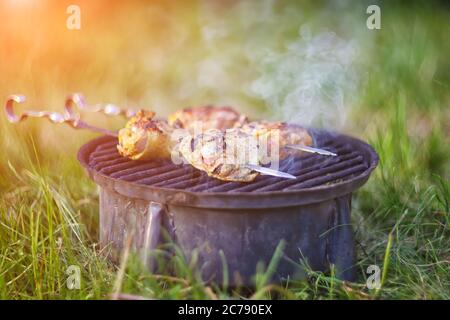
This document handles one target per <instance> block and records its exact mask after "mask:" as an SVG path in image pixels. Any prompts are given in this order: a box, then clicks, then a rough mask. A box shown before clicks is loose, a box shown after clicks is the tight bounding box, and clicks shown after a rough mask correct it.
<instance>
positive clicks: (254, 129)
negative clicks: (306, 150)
mask: <svg viewBox="0 0 450 320" xmlns="http://www.w3.org/2000/svg"><path fill="white" fill-rule="evenodd" d="M241 130H242V131H244V132H245V133H247V134H250V135H253V136H254V137H256V138H257V139H258V142H259V144H260V145H263V144H266V145H267V152H268V153H269V154H272V153H273V152H274V151H275V148H277V151H278V152H279V156H280V159H284V158H286V157H287V156H289V155H293V154H297V155H298V154H299V151H296V150H289V149H286V148H285V146H287V145H301V146H311V145H312V144H313V139H312V137H311V135H310V134H309V133H308V131H307V130H306V129H305V128H303V127H300V126H296V125H291V124H288V123H286V122H269V121H254V122H247V123H244V124H243V125H242V126H241ZM260 148H262V146H260Z"/></svg>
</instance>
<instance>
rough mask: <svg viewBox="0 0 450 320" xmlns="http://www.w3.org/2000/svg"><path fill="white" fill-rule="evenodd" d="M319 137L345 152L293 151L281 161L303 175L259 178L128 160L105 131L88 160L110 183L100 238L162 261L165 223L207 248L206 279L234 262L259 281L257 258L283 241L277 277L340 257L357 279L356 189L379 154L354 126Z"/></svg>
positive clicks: (239, 278) (203, 258) (236, 272)
mask: <svg viewBox="0 0 450 320" xmlns="http://www.w3.org/2000/svg"><path fill="white" fill-rule="evenodd" d="M314 136H315V137H316V143H317V144H318V145H320V146H327V147H328V148H329V149H330V150H332V151H335V152H337V153H338V154H339V157H332V158H328V157H321V156H318V155H310V156H305V157H302V158H301V159H299V160H296V162H295V163H293V162H292V161H291V160H288V161H286V162H285V163H281V164H280V170H284V171H287V172H289V173H291V174H294V175H296V176H297V177H298V178H297V179H296V180H284V179H281V178H274V177H267V176H259V177H258V178H257V179H256V180H255V181H254V182H252V183H236V182H223V181H218V180H215V179H211V178H209V177H207V176H206V175H204V174H203V173H201V172H199V171H198V170H195V169H193V168H191V167H190V166H183V165H178V166H177V165H174V164H171V163H164V162H161V163H155V162H152V163H150V162H139V161H131V160H127V159H123V158H121V157H120V156H119V155H118V154H117V151H115V143H116V142H115V141H114V139H112V138H109V137H101V138H98V139H95V140H93V141H91V142H89V143H87V144H86V145H84V146H83V147H82V148H81V149H80V151H79V154H78V159H79V160H80V162H81V163H82V165H83V166H84V167H85V168H86V169H87V171H88V173H89V175H90V176H91V178H92V179H93V180H94V181H95V182H96V183H97V184H98V185H99V186H100V243H101V244H102V245H103V246H107V245H110V246H112V248H113V249H114V250H113V251H114V252H116V253H120V252H121V250H122V249H123V248H124V247H125V245H126V244H127V243H130V244H131V246H132V248H133V249H134V250H135V251H136V252H137V253H138V254H140V255H141V257H142V259H143V261H144V263H146V264H147V265H148V266H149V268H152V267H153V266H152V261H151V256H150V255H149V253H150V251H151V250H152V249H153V248H154V247H155V246H156V245H157V244H158V243H160V242H161V239H162V237H160V234H161V229H164V230H166V231H167V233H168V234H169V235H170V237H171V238H172V240H173V241H174V242H175V243H176V244H177V245H178V246H179V247H180V248H181V250H182V252H183V253H184V254H185V255H186V256H189V255H190V254H191V253H192V252H193V251H194V250H196V251H197V252H198V263H199V267H200V270H201V274H202V278H203V279H204V280H205V281H219V282H220V281H222V276H223V274H224V272H225V271H228V276H229V278H230V281H231V283H232V284H234V285H237V284H243V285H252V284H253V282H252V281H253V279H252V276H253V275H254V274H255V272H256V270H257V265H258V264H259V263H262V264H263V265H265V266H267V265H268V264H269V263H270V261H271V259H272V257H273V255H274V253H275V250H276V248H277V246H278V245H279V244H280V243H282V245H281V246H280V248H282V249H283V250H282V252H283V253H282V255H281V257H280V260H279V261H278V267H277V269H276V272H275V273H274V274H273V276H272V279H271V281H273V282H278V281H281V280H282V279H286V278H290V279H300V278H303V277H305V268H306V266H307V268H311V269H312V270H317V271H327V270H328V269H329V268H330V265H331V264H333V265H334V266H335V270H336V274H337V276H338V277H339V278H341V279H344V280H353V279H354V277H355V269H354V265H355V249H354V240H353V231H352V227H351V221H350V211H351V197H352V192H353V191H354V190H355V189H357V188H358V187H360V186H361V185H363V184H364V183H365V182H366V181H367V179H368V178H369V175H370V173H371V171H372V170H373V169H374V168H375V167H376V165H377V163H378V156H377V155H376V153H375V151H374V150H373V149H372V148H371V147H370V146H369V145H367V144H366V143H364V142H362V141H360V140H357V139H354V138H351V137H348V136H345V135H339V134H334V133H329V132H323V131H317V132H315V133H314ZM224 258H225V259H224Z"/></svg>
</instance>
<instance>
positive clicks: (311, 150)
mask: <svg viewBox="0 0 450 320" xmlns="http://www.w3.org/2000/svg"><path fill="white" fill-rule="evenodd" d="M285 147H286V148H289V149H295V150H300V151H305V152H309V153H316V154H320V155H322V156H332V157H336V156H337V154H336V153H334V152H331V151H328V150H324V149H319V148H313V147H307V146H301V145H297V144H289V145H286V146H285Z"/></svg>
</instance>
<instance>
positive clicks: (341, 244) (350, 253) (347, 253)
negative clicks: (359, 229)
mask: <svg viewBox="0 0 450 320" xmlns="http://www.w3.org/2000/svg"><path fill="white" fill-rule="evenodd" d="M335 201H336V210H335V211H334V213H333V215H332V221H331V223H330V230H331V231H330V238H329V242H328V257H329V261H330V263H331V264H334V266H335V268H336V276H337V277H338V278H339V279H342V280H346V281H354V280H355V279H356V270H355V264H356V253H355V241H354V236H353V228H352V225H351V221H350V208H351V194H349V195H347V196H343V197H340V198H336V199H335Z"/></svg>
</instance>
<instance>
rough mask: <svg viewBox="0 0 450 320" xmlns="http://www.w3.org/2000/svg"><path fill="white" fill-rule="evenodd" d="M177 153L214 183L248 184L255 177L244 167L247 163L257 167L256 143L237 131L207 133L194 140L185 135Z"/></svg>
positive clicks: (213, 130)
mask: <svg viewBox="0 0 450 320" xmlns="http://www.w3.org/2000/svg"><path fill="white" fill-rule="evenodd" d="M252 140H253V141H252ZM179 151H180V153H181V154H182V156H183V157H184V159H185V160H186V161H187V162H189V163H190V164H191V165H192V166H193V167H195V168H197V169H199V170H201V171H204V172H206V173H207V174H208V176H211V177H214V178H216V179H220V180H224V181H241V182H250V181H253V180H254V179H255V178H256V177H257V176H258V173H257V172H254V171H252V170H251V169H248V168H246V167H245V164H247V163H251V164H256V165H257V164H258V163H259V162H258V159H257V154H258V150H257V144H256V140H255V139H254V138H253V137H252V136H250V135H248V134H247V133H245V132H243V131H242V130H240V129H230V130H227V131H221V130H216V129H211V130H207V131H205V132H204V133H201V134H199V135H196V136H194V135H187V136H185V137H184V138H183V139H182V141H181V143H180V145H179Z"/></svg>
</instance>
